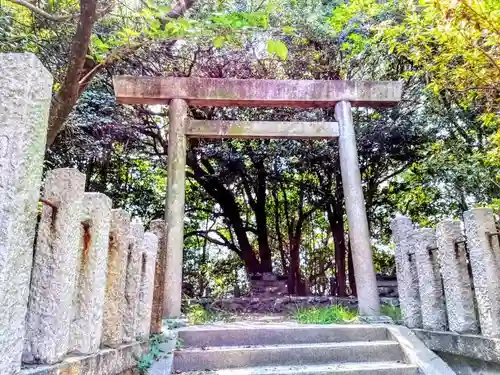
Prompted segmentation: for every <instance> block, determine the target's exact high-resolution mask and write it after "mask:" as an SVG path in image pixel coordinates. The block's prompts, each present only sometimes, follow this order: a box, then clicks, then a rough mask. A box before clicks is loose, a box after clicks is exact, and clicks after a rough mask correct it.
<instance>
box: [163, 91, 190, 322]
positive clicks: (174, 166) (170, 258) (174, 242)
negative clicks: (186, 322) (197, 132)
mask: <svg viewBox="0 0 500 375" xmlns="http://www.w3.org/2000/svg"><path fill="white" fill-rule="evenodd" d="M187 109H188V107H187V103H186V102H185V101H184V100H182V99H173V100H171V101H170V110H169V121H170V124H169V129H168V178H167V182H168V187H167V202H166V206H165V218H166V222H167V231H166V236H167V241H166V242H167V244H166V249H167V262H166V266H167V268H166V270H165V300H164V303H165V305H164V308H163V311H164V313H165V316H166V317H168V318H177V317H179V316H180V315H181V301H182V253H183V249H184V198H185V191H184V189H185V178H186V171H185V169H186V137H185V135H184V129H185V127H186V123H187V121H188V117H187Z"/></svg>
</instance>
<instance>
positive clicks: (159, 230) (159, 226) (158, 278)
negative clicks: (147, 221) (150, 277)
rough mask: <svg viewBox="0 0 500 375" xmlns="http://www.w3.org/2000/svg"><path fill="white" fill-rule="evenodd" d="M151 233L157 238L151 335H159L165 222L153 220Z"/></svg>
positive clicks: (163, 285) (164, 264) (161, 315)
mask: <svg viewBox="0 0 500 375" xmlns="http://www.w3.org/2000/svg"><path fill="white" fill-rule="evenodd" d="M150 228H151V232H153V233H154V234H156V236H157V237H158V253H157V255H156V267H155V281H154V291H153V306H152V311H151V328H150V332H151V333H161V330H162V320H163V300H164V296H165V269H166V263H167V247H166V238H165V220H153V221H152V222H151V225H150Z"/></svg>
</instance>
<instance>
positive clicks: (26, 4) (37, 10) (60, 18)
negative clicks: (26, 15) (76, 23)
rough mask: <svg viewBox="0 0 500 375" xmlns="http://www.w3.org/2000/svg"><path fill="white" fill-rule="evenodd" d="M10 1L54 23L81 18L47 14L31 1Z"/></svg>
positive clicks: (70, 15)
mask: <svg viewBox="0 0 500 375" xmlns="http://www.w3.org/2000/svg"><path fill="white" fill-rule="evenodd" d="M10 1H11V2H13V3H16V4H18V5H21V6H23V7H26V8H28V9H29V10H31V11H32V12H33V13H35V14H38V15H39V16H42V17H43V18H46V19H48V20H50V21H54V22H63V21H69V20H72V19H77V18H78V17H80V15H79V14H68V15H64V16H56V15H53V14H50V13H47V12H46V11H44V10H43V9H40V8H38V7H37V6H35V5H33V4H31V3H30V2H29V1H26V0H10Z"/></svg>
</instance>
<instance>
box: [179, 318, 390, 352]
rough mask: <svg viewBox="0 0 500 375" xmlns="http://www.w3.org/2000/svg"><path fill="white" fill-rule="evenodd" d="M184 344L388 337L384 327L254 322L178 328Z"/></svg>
mask: <svg viewBox="0 0 500 375" xmlns="http://www.w3.org/2000/svg"><path fill="white" fill-rule="evenodd" d="M179 338H180V339H181V340H182V341H183V342H184V344H185V346H186V347H193V346H198V347H202V346H231V345H240V346H241V345H258V344H264V345H275V344H287V343H290V344H293V343H297V344H299V343H314V342H350V341H356V342H358V341H375V340H377V341H382V340H388V333H387V328H386V327H384V326H369V325H345V324H344V325H303V326H301V325H295V324H289V325H280V324H273V325H255V326H237V325H233V326H224V327H220V326H209V327H189V328H186V329H182V330H180V331H179Z"/></svg>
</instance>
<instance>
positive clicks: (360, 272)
mask: <svg viewBox="0 0 500 375" xmlns="http://www.w3.org/2000/svg"><path fill="white" fill-rule="evenodd" d="M335 118H336V119H337V121H338V123H339V158H340V169H341V174H342V184H343V188H344V197H345V207H346V213H347V222H348V225H349V240H350V243H351V250H352V258H353V259H352V261H353V265H354V276H355V279H356V288H357V291H358V305H359V313H360V314H361V315H366V316H377V315H380V300H379V295H378V289H377V280H376V277H375V268H374V267H373V254H372V249H371V244H370V230H369V228H368V218H367V216H366V206H365V200H364V197H363V186H362V185H361V173H360V170H359V163H358V151H357V146H356V135H355V133H354V125H353V120H352V111H351V103H350V102H348V101H341V102H338V103H337V104H336V105H335Z"/></svg>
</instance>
